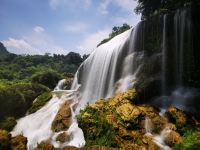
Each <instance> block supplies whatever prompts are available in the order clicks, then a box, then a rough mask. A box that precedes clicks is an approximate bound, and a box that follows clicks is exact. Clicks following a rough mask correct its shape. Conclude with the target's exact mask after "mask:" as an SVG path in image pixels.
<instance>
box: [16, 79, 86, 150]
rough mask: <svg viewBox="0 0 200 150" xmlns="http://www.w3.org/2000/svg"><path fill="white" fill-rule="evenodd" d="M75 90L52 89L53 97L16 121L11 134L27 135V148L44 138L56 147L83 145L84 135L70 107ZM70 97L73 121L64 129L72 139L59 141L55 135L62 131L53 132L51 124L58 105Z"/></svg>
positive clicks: (33, 146)
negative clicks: (36, 109)
mask: <svg viewBox="0 0 200 150" xmlns="http://www.w3.org/2000/svg"><path fill="white" fill-rule="evenodd" d="M62 82H63V80H61V81H60V82H59V83H58V86H57V88H56V89H59V85H61V83H62ZM76 90H77V89H76ZM76 90H68V91H67V90H66V91H64V90H61V91H59V90H57V91H53V93H54V95H53V98H52V99H51V100H50V101H49V102H48V103H47V104H46V105H45V106H44V107H42V108H41V109H40V110H38V111H37V112H35V113H33V114H30V115H28V116H26V117H24V118H21V119H19V120H18V121H17V125H16V127H15V128H14V130H13V131H12V135H13V136H15V135H18V134H23V135H24V136H25V137H27V138H28V144H27V147H28V149H29V150H32V149H33V148H35V147H36V146H37V143H40V142H42V141H46V140H48V141H50V142H51V143H52V144H53V145H54V146H55V147H56V148H59V147H64V146H67V145H70V146H76V147H82V146H84V144H85V140H84V135H83V132H82V130H81V129H80V128H79V127H78V124H77V122H76V119H75V113H74V112H73V109H72V107H73V106H74V105H75V104H76V103H77V97H78V96H77V95H78V93H77V91H76ZM58 95H59V96H58ZM72 99H73V100H74V102H73V104H72V105H71V111H72V122H73V123H72V124H71V126H70V128H69V129H68V130H67V131H64V132H67V133H68V134H69V135H72V139H71V141H70V142H66V143H60V142H58V141H56V137H57V135H59V134H60V133H62V132H59V133H54V132H53V131H52V130H51V125H52V122H53V120H54V118H55V116H56V114H57V112H58V110H59V108H60V106H61V105H62V104H63V103H64V102H66V101H68V100H72Z"/></svg>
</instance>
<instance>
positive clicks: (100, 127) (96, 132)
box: [77, 106, 117, 147]
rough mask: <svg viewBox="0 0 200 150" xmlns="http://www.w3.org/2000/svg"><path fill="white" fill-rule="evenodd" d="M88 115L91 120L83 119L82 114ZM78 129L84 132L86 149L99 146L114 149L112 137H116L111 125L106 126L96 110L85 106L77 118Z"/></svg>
mask: <svg viewBox="0 0 200 150" xmlns="http://www.w3.org/2000/svg"><path fill="white" fill-rule="evenodd" d="M86 112H87V113H89V114H92V115H91V119H85V118H84V113H86ZM77 121H78V124H79V127H80V128H81V129H82V130H83V132H84V137H85V140H86V145H85V146H86V147H89V146H94V145H99V146H107V147H116V146H117V144H116V143H115V140H114V136H115V135H116V133H115V130H114V128H113V127H112V125H110V124H108V123H107V121H106V120H105V119H104V118H103V117H102V116H101V115H100V114H99V112H98V111H97V110H96V109H93V108H91V107H89V106H87V107H86V108H85V109H84V110H82V111H81V113H80V114H79V115H78V116H77Z"/></svg>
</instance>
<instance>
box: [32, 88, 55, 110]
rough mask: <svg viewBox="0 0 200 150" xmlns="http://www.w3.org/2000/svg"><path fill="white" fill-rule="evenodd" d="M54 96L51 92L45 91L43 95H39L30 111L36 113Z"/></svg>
mask: <svg viewBox="0 0 200 150" xmlns="http://www.w3.org/2000/svg"><path fill="white" fill-rule="evenodd" d="M51 98H52V94H51V92H45V93H43V94H42V95H40V96H38V97H37V99H36V101H35V102H33V104H32V106H31V108H29V110H28V112H29V113H34V112H36V111H37V110H39V109H40V108H42V107H43V106H44V105H45V104H46V103H47V102H48V101H49V100H50V99H51Z"/></svg>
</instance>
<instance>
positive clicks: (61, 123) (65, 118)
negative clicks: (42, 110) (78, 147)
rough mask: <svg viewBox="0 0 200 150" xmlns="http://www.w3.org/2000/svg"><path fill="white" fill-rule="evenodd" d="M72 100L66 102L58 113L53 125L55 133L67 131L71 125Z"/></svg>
mask: <svg viewBox="0 0 200 150" xmlns="http://www.w3.org/2000/svg"><path fill="white" fill-rule="evenodd" d="M71 104H72V100H70V101H66V102H65V103H64V104H63V105H62V106H61V108H60V110H59V111H58V113H57V115H56V117H55V118H54V121H53V123H52V126H51V129H52V131H54V132H60V131H63V130H67V129H68V128H69V127H70V125H71V115H72V113H71V108H70V105H71Z"/></svg>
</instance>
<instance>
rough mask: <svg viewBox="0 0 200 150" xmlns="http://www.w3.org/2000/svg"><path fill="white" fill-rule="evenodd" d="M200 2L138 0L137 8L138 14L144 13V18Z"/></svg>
mask: <svg viewBox="0 0 200 150" xmlns="http://www.w3.org/2000/svg"><path fill="white" fill-rule="evenodd" d="M192 3H199V1H198V0H138V5H137V7H136V8H135V12H136V14H140V13H141V14H142V19H145V18H147V17H150V16H153V15H156V14H158V13H159V14H160V13H166V12H169V11H173V10H176V9H178V8H181V7H184V6H187V5H191V4H192Z"/></svg>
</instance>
